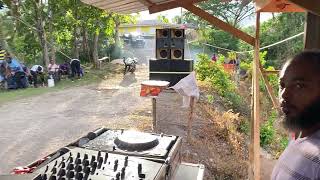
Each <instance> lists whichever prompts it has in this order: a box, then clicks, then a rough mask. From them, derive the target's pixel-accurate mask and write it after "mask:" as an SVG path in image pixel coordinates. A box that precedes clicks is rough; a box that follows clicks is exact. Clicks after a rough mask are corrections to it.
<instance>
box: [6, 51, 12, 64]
mask: <svg viewBox="0 0 320 180" xmlns="http://www.w3.org/2000/svg"><path fill="white" fill-rule="evenodd" d="M6 61H7V63H11V62H12V56H11V54H10V53H9V52H7V53H6Z"/></svg>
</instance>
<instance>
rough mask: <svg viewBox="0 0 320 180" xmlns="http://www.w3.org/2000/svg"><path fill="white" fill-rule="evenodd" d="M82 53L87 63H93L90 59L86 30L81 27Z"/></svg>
mask: <svg viewBox="0 0 320 180" xmlns="http://www.w3.org/2000/svg"><path fill="white" fill-rule="evenodd" d="M82 48H83V52H84V54H85V56H86V58H87V60H88V61H91V62H92V63H94V62H93V59H91V58H90V49H89V37H88V30H87V28H86V27H83V42H82Z"/></svg>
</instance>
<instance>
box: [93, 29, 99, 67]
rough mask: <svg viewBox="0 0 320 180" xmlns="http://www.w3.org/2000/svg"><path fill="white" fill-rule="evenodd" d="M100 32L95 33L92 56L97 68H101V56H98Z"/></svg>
mask: <svg viewBox="0 0 320 180" xmlns="http://www.w3.org/2000/svg"><path fill="white" fill-rule="evenodd" d="M99 34H100V33H99V31H97V32H95V33H94V36H93V53H92V56H93V62H94V66H95V67H96V68H97V67H99V61H98V59H99V55H98V41H99Z"/></svg>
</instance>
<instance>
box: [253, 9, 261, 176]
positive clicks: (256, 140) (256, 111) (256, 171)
mask: <svg viewBox="0 0 320 180" xmlns="http://www.w3.org/2000/svg"><path fill="white" fill-rule="evenodd" d="M259 37H260V12H257V17H256V38H255V49H254V61H253V76H252V78H253V121H252V124H251V126H252V130H253V131H252V132H251V135H252V139H251V143H252V150H253V151H252V160H253V162H251V168H252V170H251V171H252V173H253V179H254V180H260V124H259V123H260V98H259V96H260V89H259V75H260V73H259V71H260V57H259V49H260V40H259Z"/></svg>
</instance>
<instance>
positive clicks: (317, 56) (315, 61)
mask: <svg viewBox="0 0 320 180" xmlns="http://www.w3.org/2000/svg"><path fill="white" fill-rule="evenodd" d="M300 61H303V62H307V63H310V64H311V65H312V66H313V67H314V68H316V69H319V70H320V50H318V49H312V50H305V51H303V52H301V53H299V54H297V55H295V56H294V57H293V58H292V60H291V61H289V62H290V64H291V63H294V62H300Z"/></svg>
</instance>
